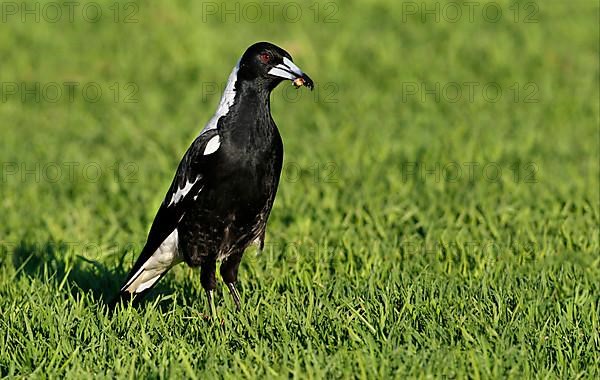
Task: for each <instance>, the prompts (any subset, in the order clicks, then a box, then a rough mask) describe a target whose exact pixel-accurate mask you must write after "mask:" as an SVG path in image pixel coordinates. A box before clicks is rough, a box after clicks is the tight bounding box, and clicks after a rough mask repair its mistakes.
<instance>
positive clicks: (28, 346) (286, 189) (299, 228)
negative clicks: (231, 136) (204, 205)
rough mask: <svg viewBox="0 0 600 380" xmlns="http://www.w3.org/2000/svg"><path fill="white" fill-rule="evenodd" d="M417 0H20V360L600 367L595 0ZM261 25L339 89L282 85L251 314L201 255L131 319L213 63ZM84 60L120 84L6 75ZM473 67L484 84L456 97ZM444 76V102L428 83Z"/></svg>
mask: <svg viewBox="0 0 600 380" xmlns="http://www.w3.org/2000/svg"><path fill="white" fill-rule="evenodd" d="M407 3H409V2H407V1H404V2H401V1H395V0H386V1H356V0H354V1H344V2H337V3H336V4H337V10H338V11H337V13H336V14H335V15H334V16H331V17H333V19H335V20H337V21H338V22H336V23H326V22H324V19H325V17H327V16H328V15H329V14H330V12H332V10H335V9H336V8H331V7H330V8H328V9H325V7H326V5H327V3H326V2H321V3H319V9H320V14H319V16H318V18H319V19H318V20H317V21H318V22H315V20H314V17H315V15H314V10H311V9H310V8H309V7H310V6H311V3H310V2H306V3H304V2H299V3H296V4H300V5H301V8H302V11H303V14H302V17H301V18H300V20H298V22H290V20H289V19H286V18H285V17H283V16H282V15H281V10H282V7H283V6H281V5H280V6H279V7H277V8H275V13H274V17H273V19H272V20H271V19H269V15H268V14H266V13H267V11H266V8H263V11H264V12H265V14H263V16H262V18H261V19H260V22H249V21H251V20H248V18H252V17H254V13H250V12H251V9H247V12H249V13H247V14H246V17H243V15H242V17H241V18H240V22H235V16H227V17H228V18H227V19H226V20H224V22H223V21H221V20H219V19H218V17H216V16H214V17H213V16H208V15H207V13H206V10H207V9H206V8H204V9H203V5H202V3H201V2H191V1H183V0H181V1H174V2H160V3H159V2H138V3H137V4H138V6H139V7H138V8H139V9H138V12H137V13H136V15H135V19H137V20H138V22H137V23H132V24H127V23H123V22H117V23H115V22H113V16H114V11H112V10H111V8H110V7H111V6H112V2H109V1H106V2H104V1H102V2H99V3H96V4H99V5H100V6H101V7H102V10H103V17H102V19H101V20H100V21H99V22H97V23H91V22H87V21H85V20H83V19H82V17H81V16H80V13H76V14H75V20H74V21H73V22H68V20H66V21H65V19H66V16H63V17H64V18H63V21H62V22H58V23H50V22H47V21H44V20H42V21H41V22H39V23H36V22H33V21H32V20H31V19H29V20H25V22H21V21H20V19H19V16H7V14H6V13H4V15H5V16H7V17H8V19H7V20H6V22H2V23H1V24H0V29H1V32H0V56H1V57H2V63H0V81H1V82H2V83H3V84H2V85H3V86H4V87H3V88H2V91H3V95H4V96H6V98H5V99H4V98H3V101H2V102H1V103H0V128H1V129H0V130H1V132H0V163H1V164H2V168H1V170H2V172H1V173H0V174H1V175H2V177H1V179H0V180H1V183H0V242H1V243H2V244H1V249H0V252H1V254H0V376H2V377H4V376H6V377H10V378H12V377H18V376H23V377H38V378H39V377H61V378H62V377H66V378H82V377H84V375H86V374H94V375H97V376H98V377H109V378H111V377H131V378H133V377H136V378H137V377H140V378H145V377H152V378H156V377H161V378H165V377H171V376H172V377H174V378H180V377H198V378H206V377H209V376H219V377H227V378H237V377H240V376H244V377H260V378H264V377H269V378H271V377H274V378H288V377H295V378H324V377H327V378H329V377H334V378H339V377H362V378H388V377H395V378H406V377H411V378H413V377H418V378H439V377H446V378H464V377H473V378H506V377H508V378H524V377H527V378H529V377H539V378H569V379H574V378H589V379H594V378H598V377H600V371H599V370H598V368H600V333H599V330H600V323H599V313H600V304H599V297H600V255H599V252H600V246H599V245H600V243H599V235H598V226H599V223H600V194H599V187H600V184H599V175H600V174H599V173H600V168H599V130H598V123H599V121H600V120H599V102H598V100H599V90H598V88H599V80H600V74H599V67H598V56H599V48H598V40H599V38H600V36H599V35H598V33H599V31H598V15H599V6H598V4H597V2H593V1H587V0H575V1H571V2H567V1H554V0H552V1H543V2H542V1H538V2H537V6H538V8H539V12H537V13H536V14H535V16H534V20H535V21H536V22H534V23H525V22H524V17H525V15H528V14H529V13H530V12H531V11H532V9H533V10H535V8H527V7H529V6H530V4H531V3H529V2H525V1H522V2H520V3H516V4H517V5H518V6H519V7H520V9H521V13H520V14H519V15H518V20H517V22H514V19H513V17H514V11H513V10H511V7H513V8H514V4H515V2H513V1H499V2H498V3H497V4H499V5H500V6H501V7H502V10H503V18H502V20H500V21H499V22H496V23H493V22H489V21H487V20H485V19H483V17H482V16H481V7H479V8H477V9H478V10H476V13H475V19H474V20H473V22H471V21H469V20H468V18H467V15H466V13H465V14H464V15H463V17H462V19H461V20H460V21H459V22H456V23H452V22H448V21H447V20H445V19H444V18H442V19H441V20H440V22H434V20H433V19H432V17H433V16H429V17H430V18H428V19H425V22H422V20H421V19H420V17H419V15H410V14H407V12H406V11H407V9H406V6H407V5H406V4H407ZM420 3H421V1H418V2H416V3H412V4H417V5H418V4H420ZM15 4H17V5H19V4H21V3H20V2H19V3H15ZM29 4H31V5H32V6H33V3H29ZM41 4H42V6H43V5H44V4H45V3H41ZM126 4H131V3H121V7H120V8H121V13H120V15H119V17H120V18H119V19H121V18H122V17H124V15H125V13H128V12H130V11H131V10H132V9H133V10H135V8H131V9H125V5H126ZM217 4H221V2H217ZM439 4H441V5H442V6H444V4H445V3H444V2H441V3H439ZM434 5H435V2H433V1H429V2H427V6H428V7H430V8H433V7H434ZM80 7H83V5H81V6H80ZM403 7H404V8H403ZM403 10H404V12H403ZM79 11H81V8H79ZM126 11H127V12H126ZM446 11H447V12H450V11H451V10H448V9H447V10H446ZM48 12H50V10H49V11H48ZM290 14H292V10H290ZM450 15H451V16H452V15H453V13H452V14H450ZM404 16H406V17H404ZM203 17H204V19H203ZM259 40H269V41H272V42H274V43H277V44H279V45H281V46H283V47H284V48H286V49H287V50H289V51H290V52H291V53H292V55H293V56H294V58H295V61H296V62H297V63H298V65H299V66H300V67H302V68H303V69H304V70H305V71H306V72H307V73H309V74H310V75H311V76H312V77H313V79H314V80H315V82H316V83H317V88H316V91H315V92H314V93H312V94H311V93H309V92H307V91H306V90H302V92H300V93H295V92H291V91H290V86H289V85H288V84H286V85H283V86H281V87H280V88H278V89H277V91H276V92H275V93H274V94H273V97H272V99H273V101H272V107H273V116H274V118H275V120H276V121H277V123H278V125H279V127H280V130H281V134H282V136H283V139H284V143H285V148H286V163H285V171H284V175H283V178H282V182H281V185H280V190H279V194H278V197H277V200H276V203H275V207H274V210H273V213H272V217H271V219H270V222H269V229H268V233H267V245H266V248H265V250H264V252H263V253H262V254H257V253H256V252H255V251H254V250H253V249H252V250H249V251H248V252H247V253H246V256H245V258H244V260H243V264H242V267H241V269H240V289H241V294H242V298H243V308H242V311H241V312H240V313H236V312H235V310H234V307H233V304H232V302H231V299H230V298H229V295H228V294H227V291H226V289H223V287H222V286H220V287H219V292H218V294H217V302H218V304H217V307H218V310H217V312H218V315H219V320H217V321H209V320H206V319H205V318H204V317H203V314H204V313H205V311H206V300H205V298H204V295H203V292H202V290H201V287H200V281H199V275H198V272H197V271H195V270H192V269H189V268H187V267H184V266H179V267H176V268H175V269H174V270H172V271H171V273H170V274H169V275H168V276H167V277H165V279H164V280H163V281H162V282H161V283H160V284H159V286H157V288H156V290H155V291H154V292H153V293H151V295H150V296H149V297H148V299H147V302H145V303H144V304H142V305H141V307H139V308H138V309H133V308H127V309H124V310H119V312H118V313H117V314H116V315H115V316H114V317H113V318H109V317H108V316H107V315H106V312H105V311H106V306H105V301H106V299H107V298H110V297H111V296H112V295H113V294H114V293H115V292H116V291H117V290H118V287H119V283H120V281H122V279H123V278H124V276H125V274H126V272H127V270H128V269H129V268H130V266H131V263H132V262H133V260H134V259H135V257H136V255H137V253H138V252H139V249H140V246H141V245H142V244H143V242H144V239H145V236H146V233H147V230H148V228H149V225H150V223H151V221H152V218H153V216H154V213H155V212H156V209H157V207H158V205H159V203H160V202H161V201H162V197H163V196H164V193H165V191H166V189H167V187H168V185H169V183H170V181H171V178H172V174H173V172H174V170H175V168H176V165H177V163H178V161H179V159H180V157H181V155H182V154H183V152H184V151H185V149H186V148H187V146H188V145H189V143H190V142H191V141H192V139H193V138H194V137H195V135H196V134H197V133H198V131H199V130H200V129H201V128H202V126H203V125H204V123H205V122H206V121H207V120H208V118H209V117H210V116H211V115H212V113H213V112H214V109H215V107H216V105H217V103H218V98H219V95H220V94H218V93H214V91H212V90H211V88H212V87H211V86H213V85H215V84H217V87H219V88H223V85H224V83H225V81H226V79H227V76H228V74H229V71H230V70H231V67H232V66H233V65H234V63H235V62H236V60H237V58H238V57H239V55H240V54H241V52H242V51H243V50H244V49H245V47H246V46H248V45H250V44H251V43H253V42H255V41H259ZM66 81H75V82H79V83H80V87H78V88H79V89H81V88H82V87H83V85H85V84H89V83H96V84H97V85H98V86H100V87H101V88H102V90H103V94H102V96H101V97H100V99H99V101H97V102H90V101H87V100H86V99H84V98H83V95H81V92H80V91H78V90H76V91H75V95H74V98H73V100H72V101H70V100H69V99H68V97H67V96H66V95H63V96H62V97H61V98H60V99H59V100H58V101H57V102H56V103H53V102H50V101H48V100H49V98H53V93H47V94H44V93H42V94H41V95H40V96H41V100H40V101H36V100H35V97H34V95H31V94H30V95H26V96H25V99H22V98H21V95H22V94H21V93H18V94H17V95H7V93H6V92H7V90H8V88H7V87H6V86H7V83H17V84H19V85H21V84H25V85H26V86H29V87H28V88H34V89H35V84H36V83H39V84H40V92H43V90H42V88H43V87H44V86H46V91H50V90H52V88H48V87H47V86H48V84H49V83H54V82H55V83H59V84H62V83H63V82H66ZM467 82H474V83H477V84H478V87H477V88H476V90H475V93H474V97H473V100H472V101H471V100H469V99H466V98H465V97H464V96H463V98H462V99H460V100H459V101H457V102H452V101H451V99H452V98H453V97H454V93H452V92H451V91H452V89H453V88H454V89H455V88H456V87H448V86H449V84H452V83H458V84H459V87H460V88H461V89H462V90H463V91H464V92H463V93H466V91H467V87H465V85H464V84H465V83H467ZM114 83H117V87H118V88H119V90H120V92H119V96H118V97H117V101H116V102H115V101H114V95H115V93H114V90H111V87H110V86H113V85H114ZM129 83H133V84H135V86H136V87H126V86H127V85H128V84H129ZM489 83H494V84H496V87H500V88H501V89H502V91H503V96H502V98H501V99H499V100H498V101H496V102H491V101H489V100H486V98H485V97H484V96H483V94H482V93H481V89H482V88H483V87H484V85H486V84H489ZM515 83H517V86H516V87H511V86H514V84H515ZM436 84H439V86H440V88H441V89H443V88H445V89H446V90H447V91H449V92H447V93H446V94H445V95H443V96H441V99H439V101H436V100H435V98H434V97H433V95H429V96H425V98H424V99H423V91H419V93H418V94H416V95H408V93H407V91H408V90H409V89H411V88H413V87H411V86H414V85H416V86H417V88H420V86H423V85H424V86H427V87H426V88H427V89H432V88H433V89H434V88H435V86H436ZM112 88H113V89H114V87H112ZM517 88H518V89H519V95H518V96H517V97H515V96H516V89H517ZM132 89H137V93H136V94H135V95H134V97H133V98H132V99H133V100H135V102H133V103H130V102H126V101H125V98H126V96H127V95H129V94H131V91H132ZM217 92H219V91H217ZM298 94H299V99H296V100H294V99H292V98H291V97H292V96H294V95H298ZM92 95H93V94H92ZM526 100H533V102H526ZM23 165H25V166H23ZM115 165H116V166H115ZM436 165H438V166H436ZM469 165H471V167H473V165H478V166H477V167H475V168H474V171H473V176H472V178H470V177H471V176H470V175H469V172H468V170H469ZM68 168H73V170H72V171H70V170H69V169H68ZM415 168H417V169H419V170H422V171H420V172H419V171H418V170H417V171H416V172H415V170H416V169H415ZM436 168H439V169H436ZM457 168H460V169H461V173H460V175H459V176H457V175H456V170H457ZM484 168H485V170H489V172H484V171H483V170H484ZM498 169H500V170H501V171H502V173H501V174H500V175H499V176H498V177H497V178H495V177H496V175H497V174H496V172H495V170H498ZM427 170H430V171H431V170H433V174H431V173H429V174H428V172H427ZM57 173H58V174H61V175H62V177H61V178H57ZM444 175H445V177H444ZM436 176H439V178H437V177H436ZM455 177H456V178H455Z"/></svg>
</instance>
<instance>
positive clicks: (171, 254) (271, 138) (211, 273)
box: [119, 42, 313, 313]
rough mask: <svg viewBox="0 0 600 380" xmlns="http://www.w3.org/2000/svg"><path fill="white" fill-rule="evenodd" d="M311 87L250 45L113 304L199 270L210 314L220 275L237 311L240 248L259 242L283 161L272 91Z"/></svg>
mask: <svg viewBox="0 0 600 380" xmlns="http://www.w3.org/2000/svg"><path fill="white" fill-rule="evenodd" d="M286 79H288V80H291V81H292V82H293V84H294V85H295V86H296V87H300V86H302V85H304V86H306V87H308V88H310V89H311V90H312V88H313V81H312V80H311V79H310V78H309V77H308V75H306V74H304V73H303V72H302V70H300V68H298V66H296V65H295V64H294V63H293V62H292V57H291V56H290V54H289V53H287V52H286V51H285V50H283V49H281V48H280V47H278V46H275V45H273V44H271V43H268V42H259V43H256V44H254V45H252V46H250V47H249V48H248V49H247V50H246V52H245V53H244V54H243V55H242V57H241V58H240V60H239V61H238V63H237V65H236V66H235V67H234V68H233V71H232V72H231V74H230V75H229V79H228V82H227V86H226V88H225V91H224V93H223V95H222V97H221V101H220V103H219V106H218V108H217V112H216V113H215V115H214V116H213V117H212V118H211V119H210V121H209V122H208V124H206V126H205V127H204V129H203V130H202V131H201V132H200V135H199V136H198V137H197V138H196V139H195V140H194V142H193V143H192V145H191V146H190V147H189V148H188V150H187V152H186V153H185V155H184V156H183V159H182V160H181V163H180V164H179V167H178V168H177V172H176V173H175V178H174V179H173V182H172V184H171V187H170V188H169V190H168V192H167V194H166V197H165V199H164V201H163V202H162V204H161V205H160V208H159V210H158V212H157V214H156V217H155V218H154V222H153V223H152V227H151V228H150V232H149V234H148V239H147V241H146V244H145V246H144V248H143V250H142V252H141V253H140V256H139V258H138V259H137V261H136V262H135V264H134V265H133V268H132V269H131V271H130V273H129V275H128V276H127V279H126V280H125V283H124V285H123V286H122V287H121V290H120V295H119V299H126V300H131V299H133V298H135V299H139V298H140V297H141V296H143V295H144V294H145V293H146V292H147V291H148V290H150V289H151V288H152V287H153V286H154V285H155V284H156V283H157V282H158V281H159V280H160V279H161V278H162V277H163V276H164V275H165V274H166V273H167V271H168V270H169V269H171V268H172V267H173V266H174V265H176V264H179V263H181V262H186V263H187V264H188V265H189V266H191V267H199V268H200V282H201V284H202V287H203V288H204V290H205V291H206V295H207V298H208V303H209V308H210V312H212V313H214V303H213V299H212V297H213V296H212V294H213V290H214V289H215V287H216V278H215V269H216V265H217V261H220V262H221V266H220V272H221V277H222V278H223V281H224V282H225V284H226V285H227V287H228V288H229V291H230V293H231V296H232V297H233V300H234V302H235V304H236V307H237V308H238V309H239V308H240V296H239V293H238V291H237V289H236V286H235V284H236V281H237V275H238V267H239V265H240V261H241V259H242V255H243V253H244V250H245V249H246V248H247V247H248V246H249V245H250V244H252V243H257V244H258V245H259V246H260V247H261V248H262V246H263V244H264V238H265V229H266V225H267V220H268V218H269V214H270V212H271V208H272V206H273V201H274V200H275V194H276V192H277V186H278V184H279V176H280V173H281V167H282V162H283V144H282V141H281V137H280V135H279V131H278V129H277V126H276V125H275V122H274V121H273V118H272V117H271V108H270V94H271V91H272V90H273V89H274V88H275V87H276V86H277V85H278V84H279V83H281V82H282V81H283V80H286Z"/></svg>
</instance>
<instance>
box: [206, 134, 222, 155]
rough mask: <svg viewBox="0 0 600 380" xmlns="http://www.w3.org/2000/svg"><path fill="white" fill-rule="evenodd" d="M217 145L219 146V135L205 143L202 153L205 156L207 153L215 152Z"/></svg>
mask: <svg viewBox="0 0 600 380" xmlns="http://www.w3.org/2000/svg"><path fill="white" fill-rule="evenodd" d="M219 146H221V138H220V137H219V135H216V136H214V137H213V138H212V139H210V140H209V141H208V143H207V144H206V148H204V155H205V156H206V155H207V154H212V153H214V152H216V151H217V149H219Z"/></svg>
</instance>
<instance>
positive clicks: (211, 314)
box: [205, 290, 217, 321]
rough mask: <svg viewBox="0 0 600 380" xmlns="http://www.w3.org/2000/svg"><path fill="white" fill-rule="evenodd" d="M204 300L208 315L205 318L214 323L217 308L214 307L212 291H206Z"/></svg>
mask: <svg viewBox="0 0 600 380" xmlns="http://www.w3.org/2000/svg"><path fill="white" fill-rule="evenodd" d="M206 299H207V301H208V315H206V316H205V318H206V319H212V320H213V321H216V320H217V308H216V307H215V301H214V298H213V291H212V290H206Z"/></svg>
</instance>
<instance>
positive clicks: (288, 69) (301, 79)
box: [269, 57, 314, 91]
mask: <svg viewBox="0 0 600 380" xmlns="http://www.w3.org/2000/svg"><path fill="white" fill-rule="evenodd" d="M269 74H270V75H273V76H276V77H280V78H284V79H289V80H291V81H292V82H293V83H294V86H296V87H300V86H306V87H308V88H310V89H311V91H312V89H313V87H314V83H313V81H312V79H310V77H309V76H308V75H306V74H304V73H303V72H302V70H300V68H299V67H298V66H296V65H295V64H294V62H292V61H291V60H290V59H288V58H286V57H284V58H283V63H280V64H279V65H277V66H275V67H273V68H272V69H271V70H269Z"/></svg>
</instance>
